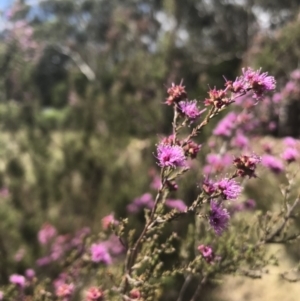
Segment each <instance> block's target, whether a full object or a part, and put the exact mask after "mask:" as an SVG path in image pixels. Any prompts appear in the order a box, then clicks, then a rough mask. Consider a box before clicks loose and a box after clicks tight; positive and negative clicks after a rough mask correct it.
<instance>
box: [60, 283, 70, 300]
mask: <svg viewBox="0 0 300 301" xmlns="http://www.w3.org/2000/svg"><path fill="white" fill-rule="evenodd" d="M74 289H75V287H74V284H73V283H71V284H67V283H62V284H60V285H59V286H58V287H57V289H56V291H55V293H56V296H57V297H62V298H65V299H64V300H69V298H70V297H71V296H72V294H73V292H74Z"/></svg>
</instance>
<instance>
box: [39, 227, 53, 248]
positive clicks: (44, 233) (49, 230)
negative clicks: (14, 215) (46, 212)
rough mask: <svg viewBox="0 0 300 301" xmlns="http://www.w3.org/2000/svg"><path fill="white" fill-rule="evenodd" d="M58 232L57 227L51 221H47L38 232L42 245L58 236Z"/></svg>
mask: <svg viewBox="0 0 300 301" xmlns="http://www.w3.org/2000/svg"><path fill="white" fill-rule="evenodd" d="M56 234H57V231H56V228H55V227H54V226H52V225H51V224H49V223H45V224H43V226H42V228H41V229H40V231H39V233H38V240H39V242H40V244H41V245H46V244H48V243H49V242H50V241H51V239H52V238H54V237H55V236H56Z"/></svg>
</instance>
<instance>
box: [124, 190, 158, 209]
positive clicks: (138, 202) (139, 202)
mask: <svg viewBox="0 0 300 301" xmlns="http://www.w3.org/2000/svg"><path fill="white" fill-rule="evenodd" d="M153 206H154V200H153V197H152V195H151V193H149V192H148V193H144V194H143V195H141V196H139V197H137V198H135V199H134V200H133V202H132V203H131V204H129V205H127V211H128V212H130V213H137V212H139V211H140V210H141V209H142V208H145V207H146V208H149V209H151V208H152V207H153Z"/></svg>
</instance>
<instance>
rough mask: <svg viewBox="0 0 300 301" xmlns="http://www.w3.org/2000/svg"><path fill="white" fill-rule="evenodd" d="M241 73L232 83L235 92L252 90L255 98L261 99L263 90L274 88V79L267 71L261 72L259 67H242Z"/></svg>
mask: <svg viewBox="0 0 300 301" xmlns="http://www.w3.org/2000/svg"><path fill="white" fill-rule="evenodd" d="M242 72H243V75H241V76H240V77H238V78H237V79H236V80H235V81H234V82H233V84H232V86H233V91H234V92H235V93H241V92H242V93H243V92H247V91H249V90H252V92H253V97H254V98H255V99H261V98H262V96H263V95H264V94H265V92H268V91H273V90H274V89H275V88H276V81H275V78H274V77H273V76H269V75H268V72H264V73H261V69H259V70H253V69H252V68H249V67H248V68H247V69H245V68H243V69H242Z"/></svg>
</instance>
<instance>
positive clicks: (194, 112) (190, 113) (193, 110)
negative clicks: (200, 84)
mask: <svg viewBox="0 0 300 301" xmlns="http://www.w3.org/2000/svg"><path fill="white" fill-rule="evenodd" d="M178 108H179V110H180V111H181V112H182V113H183V114H184V115H185V116H186V117H187V118H188V119H190V120H195V119H197V118H198V117H199V116H200V115H201V113H203V111H200V110H199V109H198V107H197V101H196V100H194V101H181V102H179V106H178Z"/></svg>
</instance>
